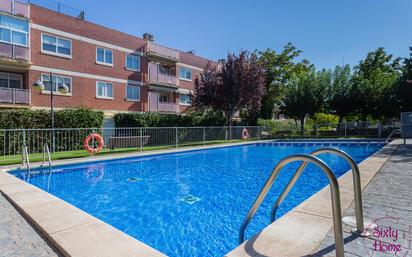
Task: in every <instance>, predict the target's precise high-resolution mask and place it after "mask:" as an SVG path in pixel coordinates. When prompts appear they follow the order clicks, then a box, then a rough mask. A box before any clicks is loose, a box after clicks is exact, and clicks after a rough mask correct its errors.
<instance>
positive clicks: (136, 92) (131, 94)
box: [126, 85, 140, 101]
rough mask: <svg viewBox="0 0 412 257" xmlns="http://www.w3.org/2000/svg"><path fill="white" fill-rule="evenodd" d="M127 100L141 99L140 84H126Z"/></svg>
mask: <svg viewBox="0 0 412 257" xmlns="http://www.w3.org/2000/svg"><path fill="white" fill-rule="evenodd" d="M126 100H129V101H140V86H134V85H127V86H126Z"/></svg>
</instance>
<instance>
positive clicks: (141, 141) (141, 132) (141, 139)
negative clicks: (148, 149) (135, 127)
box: [139, 128, 143, 152]
mask: <svg viewBox="0 0 412 257" xmlns="http://www.w3.org/2000/svg"><path fill="white" fill-rule="evenodd" d="M139 130H140V132H139V134H140V138H139V141H140V152H142V151H143V129H142V128H140V129H139Z"/></svg>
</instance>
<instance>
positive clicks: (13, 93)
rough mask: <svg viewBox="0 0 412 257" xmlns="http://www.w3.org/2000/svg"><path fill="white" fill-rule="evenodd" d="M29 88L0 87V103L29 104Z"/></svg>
mask: <svg viewBox="0 0 412 257" xmlns="http://www.w3.org/2000/svg"><path fill="white" fill-rule="evenodd" d="M30 99H31V95H30V90H27V89H17V88H4V87H0V104H13V105H16V104H17V105H30Z"/></svg>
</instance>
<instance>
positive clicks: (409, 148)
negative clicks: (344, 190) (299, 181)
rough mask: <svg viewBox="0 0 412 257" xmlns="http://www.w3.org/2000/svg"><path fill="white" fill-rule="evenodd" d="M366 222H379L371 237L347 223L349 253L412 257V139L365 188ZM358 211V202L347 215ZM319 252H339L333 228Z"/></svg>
mask: <svg viewBox="0 0 412 257" xmlns="http://www.w3.org/2000/svg"><path fill="white" fill-rule="evenodd" d="M363 207H364V217H365V224H366V225H368V224H371V223H372V222H373V223H375V224H376V225H377V227H376V229H373V227H372V229H371V236H370V237H366V238H365V237H356V236H353V235H352V234H350V231H351V230H352V229H353V227H351V226H348V225H344V231H345V232H344V238H345V256H346V257H354V256H356V257H368V256H371V257H372V256H373V257H379V256H382V257H393V256H397V257H406V256H408V257H412V141H409V142H408V145H406V146H404V145H402V146H401V147H400V148H399V149H398V150H397V151H396V152H395V153H394V155H393V156H392V157H391V158H390V159H389V160H388V161H387V162H386V163H385V165H384V166H383V167H382V169H381V170H380V171H379V172H378V173H377V174H376V176H375V177H374V178H373V179H372V181H371V182H370V183H369V185H368V186H367V187H366V189H365V190H364V191H363ZM348 215H350V216H353V215H354V205H353V204H352V206H351V208H350V209H348V210H347V211H345V213H344V216H348ZM315 256H335V252H334V236H333V231H330V232H329V234H328V236H327V237H326V238H325V239H324V241H323V242H322V244H321V247H320V248H319V251H318V252H317V254H315Z"/></svg>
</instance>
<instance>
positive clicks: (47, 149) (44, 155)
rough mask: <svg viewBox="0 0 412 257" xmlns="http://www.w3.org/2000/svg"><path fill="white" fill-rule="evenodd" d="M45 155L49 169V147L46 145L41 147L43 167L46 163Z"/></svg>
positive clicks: (50, 164)
mask: <svg viewBox="0 0 412 257" xmlns="http://www.w3.org/2000/svg"><path fill="white" fill-rule="evenodd" d="M46 154H47V158H48V163H49V167H51V166H52V163H51V157H50V150H49V145H48V144H47V143H45V144H44V145H43V165H44V164H45V163H46Z"/></svg>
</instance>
